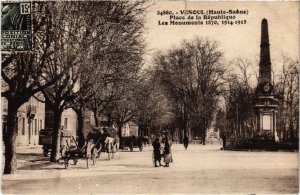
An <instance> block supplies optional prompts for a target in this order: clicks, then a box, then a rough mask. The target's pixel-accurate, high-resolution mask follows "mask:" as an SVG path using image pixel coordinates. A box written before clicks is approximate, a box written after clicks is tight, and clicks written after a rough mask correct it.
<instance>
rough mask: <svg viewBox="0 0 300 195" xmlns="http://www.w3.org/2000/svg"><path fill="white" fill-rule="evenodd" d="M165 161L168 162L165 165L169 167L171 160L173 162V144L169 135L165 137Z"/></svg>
mask: <svg viewBox="0 0 300 195" xmlns="http://www.w3.org/2000/svg"><path fill="white" fill-rule="evenodd" d="M164 162H165V164H166V165H165V167H169V164H170V162H172V153H171V144H170V142H169V139H168V137H166V139H165V148H164Z"/></svg>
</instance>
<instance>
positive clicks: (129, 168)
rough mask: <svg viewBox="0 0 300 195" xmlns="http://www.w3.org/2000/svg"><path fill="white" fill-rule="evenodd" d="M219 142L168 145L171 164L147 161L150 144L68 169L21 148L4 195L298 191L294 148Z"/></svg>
mask: <svg viewBox="0 0 300 195" xmlns="http://www.w3.org/2000/svg"><path fill="white" fill-rule="evenodd" d="M220 147H221V146H220V145H206V146H203V145H195V144H191V145H190V146H189V148H188V150H186V151H185V150H184V149H183V146H182V145H179V144H173V148H172V151H173V158H174V163H171V164H170V167H169V168H167V167H158V168H155V167H153V165H152V160H151V157H152V147H150V146H147V147H145V148H144V150H143V151H142V152H139V151H138V149H134V152H129V151H124V152H119V153H118V154H117V155H116V156H115V159H112V160H110V161H108V160H107V156H106V155H103V156H101V158H100V159H98V160H97V162H96V165H95V166H93V165H91V166H90V168H89V169H86V161H83V160H81V161H79V164H77V165H71V166H70V167H69V168H68V169H67V170H66V169H65V168H64V164H63V163H62V162H60V163H56V164H52V163H49V162H48V160H47V158H45V157H43V156H42V153H41V152H42V150H41V148H38V149H27V150H24V149H23V150H22V151H21V150H20V151H19V154H18V159H20V160H19V161H18V163H19V164H18V167H19V170H18V173H17V174H16V175H3V183H2V192H3V193H5V194H7V193H9V194H15V193H22V194H29V193H30V194H31V193H38V194H45V193H51V194H54V193H79V194H87V193H88V194H91V193H93V194H98V193H103V194H107V193H112V194H120V193H122V194H138V193H151V194H157V193H160V194H166V193H180V194H186V193H197V194H199V193H201V194H203V193H204V194H207V193H239V194H240V193H243V194H254V193H256V194H257V193H272V194H275V193H276V194H277V193H297V192H298V153H296V152H262V151H252V152H248V151H222V150H220ZM90 164H92V163H91V162H90Z"/></svg>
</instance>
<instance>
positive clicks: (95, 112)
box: [93, 108, 99, 127]
mask: <svg viewBox="0 0 300 195" xmlns="http://www.w3.org/2000/svg"><path fill="white" fill-rule="evenodd" d="M97 110H98V109H97V108H93V113H94V119H95V125H96V127H99V120H98V116H97Z"/></svg>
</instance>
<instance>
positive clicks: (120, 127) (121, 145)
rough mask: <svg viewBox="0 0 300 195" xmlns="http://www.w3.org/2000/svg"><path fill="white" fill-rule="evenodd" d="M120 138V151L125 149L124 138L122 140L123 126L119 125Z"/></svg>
mask: <svg viewBox="0 0 300 195" xmlns="http://www.w3.org/2000/svg"><path fill="white" fill-rule="evenodd" d="M118 136H119V140H120V145H119V149H122V148H123V138H122V125H121V124H118Z"/></svg>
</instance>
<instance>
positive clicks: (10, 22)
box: [1, 2, 32, 52]
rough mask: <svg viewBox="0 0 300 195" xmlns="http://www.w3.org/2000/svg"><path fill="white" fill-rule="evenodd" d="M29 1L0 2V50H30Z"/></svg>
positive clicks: (30, 24) (30, 23)
mask: <svg viewBox="0 0 300 195" xmlns="http://www.w3.org/2000/svg"><path fill="white" fill-rule="evenodd" d="M31 9H32V7H31V3H30V2H2V3H1V51H7V52H12V51H31V50H32V22H31V17H32V15H31V13H32V12H31Z"/></svg>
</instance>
